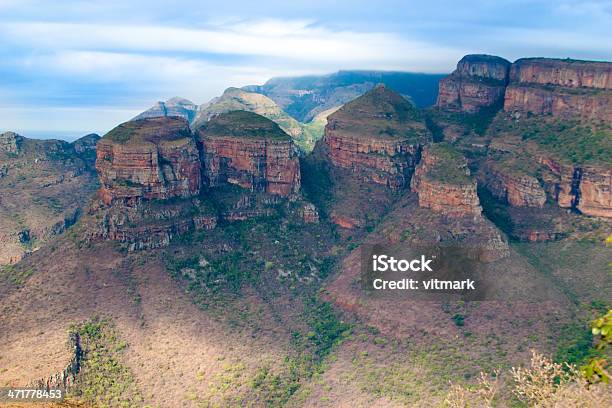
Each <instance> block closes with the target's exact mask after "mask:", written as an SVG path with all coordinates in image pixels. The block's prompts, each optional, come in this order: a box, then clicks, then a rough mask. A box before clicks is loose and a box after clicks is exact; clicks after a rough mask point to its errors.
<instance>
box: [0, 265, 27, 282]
mask: <svg viewBox="0 0 612 408" xmlns="http://www.w3.org/2000/svg"><path fill="white" fill-rule="evenodd" d="M32 274H33V271H32V270H31V269H27V268H24V267H23V266H22V265H0V277H1V278H2V279H6V280H8V281H9V282H10V283H12V284H13V285H15V286H22V285H23V284H24V283H25V281H26V280H27V279H28V278H29V277H30V276H32Z"/></svg>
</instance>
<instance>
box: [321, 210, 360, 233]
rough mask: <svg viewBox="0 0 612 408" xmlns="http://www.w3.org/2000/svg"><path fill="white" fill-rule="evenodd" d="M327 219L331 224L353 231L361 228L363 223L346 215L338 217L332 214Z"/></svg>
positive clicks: (338, 215) (334, 213)
mask: <svg viewBox="0 0 612 408" xmlns="http://www.w3.org/2000/svg"><path fill="white" fill-rule="evenodd" d="M329 218H330V221H331V222H332V223H333V224H336V225H337V226H339V227H341V228H345V229H354V228H359V227H362V226H363V222H362V221H361V220H358V219H355V218H352V217H349V216H346V215H340V214H338V213H336V212H332V213H331V214H330V217H329Z"/></svg>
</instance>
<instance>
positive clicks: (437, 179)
mask: <svg viewBox="0 0 612 408" xmlns="http://www.w3.org/2000/svg"><path fill="white" fill-rule="evenodd" d="M411 186H412V189H413V191H415V192H416V193H417V194H418V197H419V207H421V208H429V209H431V210H433V211H435V212H438V213H442V214H444V215H448V216H462V215H480V214H481V212H482V208H481V207H480V201H479V199H478V195H477V194H476V180H474V178H473V177H472V176H471V175H470V170H469V169H468V167H467V161H466V160H465V158H464V157H463V156H462V155H461V153H459V152H458V151H457V150H455V149H454V148H453V147H452V146H451V145H449V144H446V143H437V144H433V145H430V146H428V147H426V148H425V149H424V150H423V156H422V160H421V163H420V164H419V166H418V167H417V169H416V171H415V174H414V177H413V179H412V183H411Z"/></svg>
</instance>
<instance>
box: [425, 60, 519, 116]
mask: <svg viewBox="0 0 612 408" xmlns="http://www.w3.org/2000/svg"><path fill="white" fill-rule="evenodd" d="M509 69H510V62H509V61H507V60H505V59H503V58H500V57H495V56H492V55H466V56H465V57H463V58H462V59H461V60H460V61H459V63H458V64H457V69H456V70H455V71H454V72H453V73H452V74H450V75H449V76H447V77H446V78H444V79H442V80H441V81H440V85H439V92H438V100H437V102H436V106H438V107H440V108H444V109H447V110H457V111H462V112H468V113H475V112H478V111H479V110H481V109H482V108H486V107H494V106H501V104H502V103H503V101H504V92H505V89H506V85H507V83H508V72H509Z"/></svg>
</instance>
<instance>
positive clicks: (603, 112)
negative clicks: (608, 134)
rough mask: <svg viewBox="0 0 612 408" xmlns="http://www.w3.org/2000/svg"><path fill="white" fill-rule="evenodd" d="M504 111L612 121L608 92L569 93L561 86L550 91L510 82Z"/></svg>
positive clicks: (611, 97)
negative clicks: (577, 116)
mask: <svg viewBox="0 0 612 408" xmlns="http://www.w3.org/2000/svg"><path fill="white" fill-rule="evenodd" d="M504 110H506V111H510V112H515V111H519V112H531V113H534V114H537V115H553V116H559V117H566V116H576V115H579V116H582V117H585V118H587V119H603V120H606V121H612V92H609V91H596V92H590V91H583V92H582V93H572V92H571V91H568V90H566V89H565V88H558V89H555V90H551V89H546V88H541V87H538V86H532V85H521V84H511V85H509V86H508V88H507V89H506V96H505V100H504Z"/></svg>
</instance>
